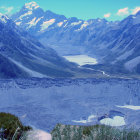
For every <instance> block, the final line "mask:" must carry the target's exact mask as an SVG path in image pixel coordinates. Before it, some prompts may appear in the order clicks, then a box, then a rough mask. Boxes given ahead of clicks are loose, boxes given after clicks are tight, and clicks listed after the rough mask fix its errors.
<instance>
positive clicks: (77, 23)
mask: <svg viewBox="0 0 140 140" xmlns="http://www.w3.org/2000/svg"><path fill="white" fill-rule="evenodd" d="M80 23H82V21H79V22H73V23H71V26H75V25H79V24H80Z"/></svg>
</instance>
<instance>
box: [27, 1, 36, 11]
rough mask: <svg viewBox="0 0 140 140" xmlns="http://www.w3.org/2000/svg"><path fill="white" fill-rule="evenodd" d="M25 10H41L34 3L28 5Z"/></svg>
mask: <svg viewBox="0 0 140 140" xmlns="http://www.w3.org/2000/svg"><path fill="white" fill-rule="evenodd" d="M25 8H26V9H29V10H34V9H37V8H39V5H38V4H37V3H36V2H34V1H32V2H30V3H26V4H25Z"/></svg>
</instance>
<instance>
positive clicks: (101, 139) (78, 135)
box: [51, 124, 140, 140]
mask: <svg viewBox="0 0 140 140" xmlns="http://www.w3.org/2000/svg"><path fill="white" fill-rule="evenodd" d="M51 134H52V137H53V139H52V140H140V131H138V130H134V129H123V130H120V129H117V128H115V127H110V126H105V125H94V126H71V125H61V124H58V125H57V126H56V127H55V128H54V130H53V131H52V133H51Z"/></svg>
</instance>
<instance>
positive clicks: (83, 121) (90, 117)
mask: <svg viewBox="0 0 140 140" xmlns="http://www.w3.org/2000/svg"><path fill="white" fill-rule="evenodd" d="M94 118H96V116H95V115H90V116H89V117H88V119H87V120H82V119H81V120H80V121H76V120H73V122H75V123H85V124H86V123H90V122H92V121H93V119H94Z"/></svg>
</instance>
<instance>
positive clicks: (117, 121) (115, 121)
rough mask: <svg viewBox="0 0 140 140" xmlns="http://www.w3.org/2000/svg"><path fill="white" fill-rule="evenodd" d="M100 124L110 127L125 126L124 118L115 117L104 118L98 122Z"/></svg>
mask: <svg viewBox="0 0 140 140" xmlns="http://www.w3.org/2000/svg"><path fill="white" fill-rule="evenodd" d="M100 123H101V124H105V125H110V126H123V125H125V120H124V117H120V116H115V117H113V118H105V119H102V120H101V121H100Z"/></svg>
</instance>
